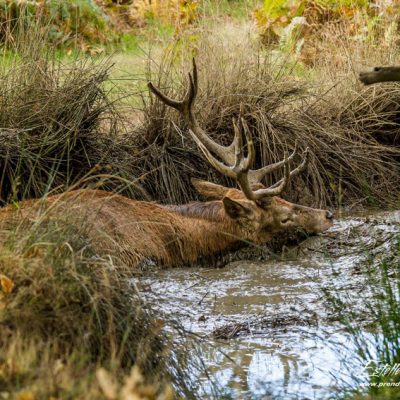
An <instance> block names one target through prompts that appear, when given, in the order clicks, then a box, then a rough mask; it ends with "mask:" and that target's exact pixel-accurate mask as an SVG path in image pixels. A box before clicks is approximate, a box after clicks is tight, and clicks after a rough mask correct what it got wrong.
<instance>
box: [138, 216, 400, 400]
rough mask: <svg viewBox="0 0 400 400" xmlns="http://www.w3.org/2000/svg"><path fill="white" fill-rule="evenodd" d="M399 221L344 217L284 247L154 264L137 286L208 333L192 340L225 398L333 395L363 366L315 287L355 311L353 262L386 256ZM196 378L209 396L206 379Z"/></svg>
mask: <svg viewBox="0 0 400 400" xmlns="http://www.w3.org/2000/svg"><path fill="white" fill-rule="evenodd" d="M399 227H400V212H391V213H381V214H375V215H362V216H357V217H354V216H349V217H345V218H342V219H340V220H338V221H337V222H336V223H335V225H334V226H333V227H332V228H331V229H330V231H329V232H327V233H326V234H324V235H322V236H318V237H313V238H309V239H307V240H306V241H304V242H303V243H302V244H301V245H300V246H298V247H295V248H293V249H289V250H288V251H286V252H285V254H284V255H280V256H275V257H271V258H270V259H268V260H264V261H259V262H252V261H240V262H234V263H231V264H229V265H227V266H226V267H224V268H222V269H215V268H209V269H207V268H201V269H194V268H191V269H172V270H164V271H158V272H157V273H154V275H151V276H146V277H144V278H140V279H139V280H138V282H137V286H138V287H139V290H140V289H142V295H143V296H144V297H145V298H146V299H148V300H149V301H151V300H155V299H156V305H157V307H158V308H159V309H160V310H162V311H163V312H165V313H166V314H167V315H170V316H171V317H173V318H174V319H178V320H179V321H180V322H181V324H182V325H183V326H184V328H185V329H186V330H188V331H191V332H194V333H196V334H198V335H200V336H203V337H206V338H207V339H208V340H206V341H204V342H203V344H199V346H201V354H202V358H203V360H204V362H205V365H206V367H207V371H208V374H209V376H210V377H211V380H212V381H213V382H214V383H216V384H217V385H218V386H220V387H222V388H224V389H223V392H224V393H225V394H227V395H229V396H230V397H232V398H237V399H252V398H254V399H329V398H336V397H337V395H338V393H340V390H341V389H340V387H341V386H342V385H343V383H344V382H347V383H348V384H353V385H356V384H357V383H355V382H354V377H357V378H360V379H362V377H363V376H364V375H365V371H364V370H363V365H360V363H359V362H358V361H357V358H356V355H355V348H354V345H353V344H352V341H351V340H350V338H349V337H347V334H346V333H345V332H344V330H343V327H342V326H341V325H340V324H339V323H338V322H337V318H335V315H333V313H332V310H331V309H330V307H329V304H327V301H326V295H325V294H324V289H325V290H326V289H330V290H333V291H335V292H340V293H344V294H345V295H346V296H347V297H348V298H349V299H350V301H351V303H352V305H353V307H354V308H355V309H357V308H358V309H359V310H360V312H361V313H362V310H363V307H364V305H363V300H362V299H363V298H364V296H365V290H367V289H366V285H365V275H364V274H363V273H360V268H362V266H363V265H364V264H365V263H366V262H371V259H372V260H373V262H379V259H380V258H382V257H385V256H386V255H387V252H388V251H389V250H390V247H391V243H392V241H393V240H395V237H396V235H397V234H398V233H399V231H400V229H399ZM368 260H369V261H368ZM365 318H368V315H366V316H365ZM365 335H366V336H368V335H369V334H368V333H367V332H365ZM198 381H199V384H202V389H201V390H202V391H203V393H204V397H205V398H208V397H210V396H211V393H212V390H213V388H212V385H210V383H209V378H208V377H206V376H205V375H204V376H199V377H198Z"/></svg>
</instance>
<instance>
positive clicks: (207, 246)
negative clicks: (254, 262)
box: [165, 201, 243, 263]
mask: <svg viewBox="0 0 400 400" xmlns="http://www.w3.org/2000/svg"><path fill="white" fill-rule="evenodd" d="M165 208H166V209H168V210H169V211H172V212H173V213H175V214H177V215H178V216H179V219H180V222H181V223H180V226H181V228H182V231H183V235H179V237H178V238H177V239H176V240H177V241H176V242H175V246H174V247H178V248H179V253H180V258H181V261H182V262H183V263H193V262H195V261H197V260H198V259H201V258H208V257H210V256H214V255H219V254H221V253H224V252H225V251H227V250H230V249H232V248H234V247H236V246H237V245H238V244H239V243H240V240H241V239H243V232H242V230H241V229H240V227H239V226H238V225H237V224H236V223H235V222H234V221H232V220H231V219H230V218H229V217H227V216H226V214H225V211H224V207H223V205H222V202H221V201H212V202H206V203H202V202H195V203H189V204H184V205H181V206H175V205H172V206H165ZM175 251H177V248H175Z"/></svg>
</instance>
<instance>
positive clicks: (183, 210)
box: [0, 181, 332, 266]
mask: <svg viewBox="0 0 400 400" xmlns="http://www.w3.org/2000/svg"><path fill="white" fill-rule="evenodd" d="M201 184H203V185H204V186H205V187H207V185H210V184H208V183H207V182H201V181H200V182H197V185H200V186H201ZM211 185H213V184H211ZM213 186H216V185H213ZM220 188H222V187H220ZM198 189H200V188H199V187H198ZM225 189H226V191H225V192H224V195H225V196H224V200H214V201H208V202H194V203H189V204H185V205H181V206H176V205H173V206H164V205H160V204H156V203H152V202H146V201H136V200H132V199H129V198H127V197H124V196H121V195H118V194H112V193H109V192H105V191H102V190H85V189H82V190H76V191H71V192H67V193H64V194H60V195H54V196H49V197H47V198H45V199H42V200H28V201H25V202H22V203H21V206H20V209H19V210H15V209H13V208H12V207H11V206H10V207H6V208H3V209H1V210H0V221H1V222H0V225H1V227H2V228H4V226H5V225H4V224H6V223H7V222H11V221H15V220H21V218H22V219H25V220H26V219H29V220H30V221H31V222H34V221H36V220H41V219H60V220H62V222H63V223H65V222H66V221H67V222H68V223H70V224H74V225H76V226H78V227H79V228H81V229H83V231H84V233H85V235H87V236H88V237H89V239H90V242H91V245H92V246H93V247H94V248H95V249H96V250H97V251H99V252H100V253H103V254H110V255H112V256H115V257H117V258H119V259H120V260H121V261H122V262H124V263H126V264H128V265H131V266H138V265H140V264H141V263H142V262H144V261H147V260H152V261H154V262H156V263H158V264H160V265H165V266H179V265H187V264H194V263H195V262H196V261H197V260H198V259H200V258H205V257H212V256H215V255H219V254H222V253H224V252H227V251H229V250H231V249H233V248H237V247H238V246H239V245H243V244H244V243H245V242H249V241H250V242H254V243H258V244H261V243H265V242H268V241H269V240H270V239H272V238H273V237H274V236H276V235H277V234H279V232H282V231H284V230H287V229H288V226H298V227H300V228H303V229H304V230H306V231H307V232H309V233H318V232H322V231H324V230H326V229H328V228H329V227H330V226H331V225H332V219H331V218H328V217H330V216H329V215H328V214H327V211H325V210H314V209H311V208H307V207H302V206H297V205H294V204H291V203H288V202H286V201H284V200H282V199H280V198H275V201H274V203H276V204H274V205H272V204H271V205H269V206H268V210H266V209H262V208H261V207H259V206H257V205H255V203H253V204H252V202H250V201H249V200H246V199H245V198H244V196H243V194H242V193H241V191H239V190H237V189H227V188H225ZM228 196H229V197H228ZM228 198H229V199H230V200H229V205H228V206H227V205H226V203H227V200H226V199H228ZM232 205H233V206H232ZM235 205H236V206H237V205H240V207H243V208H242V209H241V210H246V211H245V213H246V214H245V215H242V214H240V212H239V213H238V210H237V209H232V207H234V206H235ZM227 207H231V208H227ZM277 210H280V214H279V216H278V214H277V212H276V211H277Z"/></svg>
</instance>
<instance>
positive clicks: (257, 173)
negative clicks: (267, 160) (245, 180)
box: [249, 142, 297, 185]
mask: <svg viewBox="0 0 400 400" xmlns="http://www.w3.org/2000/svg"><path fill="white" fill-rule="evenodd" d="M296 154H297V142H296V143H295V145H294V150H293V152H292V154H291V155H290V156H289V157H288V158H287V159H283V160H281V161H278V162H276V163H274V164H270V165H266V166H265V167H262V168H260V169H254V170H251V171H249V181H250V183H251V184H252V185H254V184H256V183H259V182H261V180H262V178H264V176H265V175H268V174H270V173H271V172H274V171H276V170H277V169H279V168H281V167H283V166H284V165H285V164H286V163H288V162H291V161H292V160H293V158H294V157H295V156H296Z"/></svg>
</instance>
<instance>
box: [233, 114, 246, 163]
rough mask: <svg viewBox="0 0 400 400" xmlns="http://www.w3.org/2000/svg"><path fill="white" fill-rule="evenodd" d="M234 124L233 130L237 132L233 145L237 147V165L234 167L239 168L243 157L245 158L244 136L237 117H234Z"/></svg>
mask: <svg viewBox="0 0 400 400" xmlns="http://www.w3.org/2000/svg"><path fill="white" fill-rule="evenodd" d="M232 125H233V131H234V132H235V136H234V139H233V142H232V145H233V147H234V149H235V166H234V168H235V169H237V168H239V165H240V163H241V162H242V158H243V137H242V133H241V131H240V129H239V126H238V124H237V121H236V120H235V118H232Z"/></svg>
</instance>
